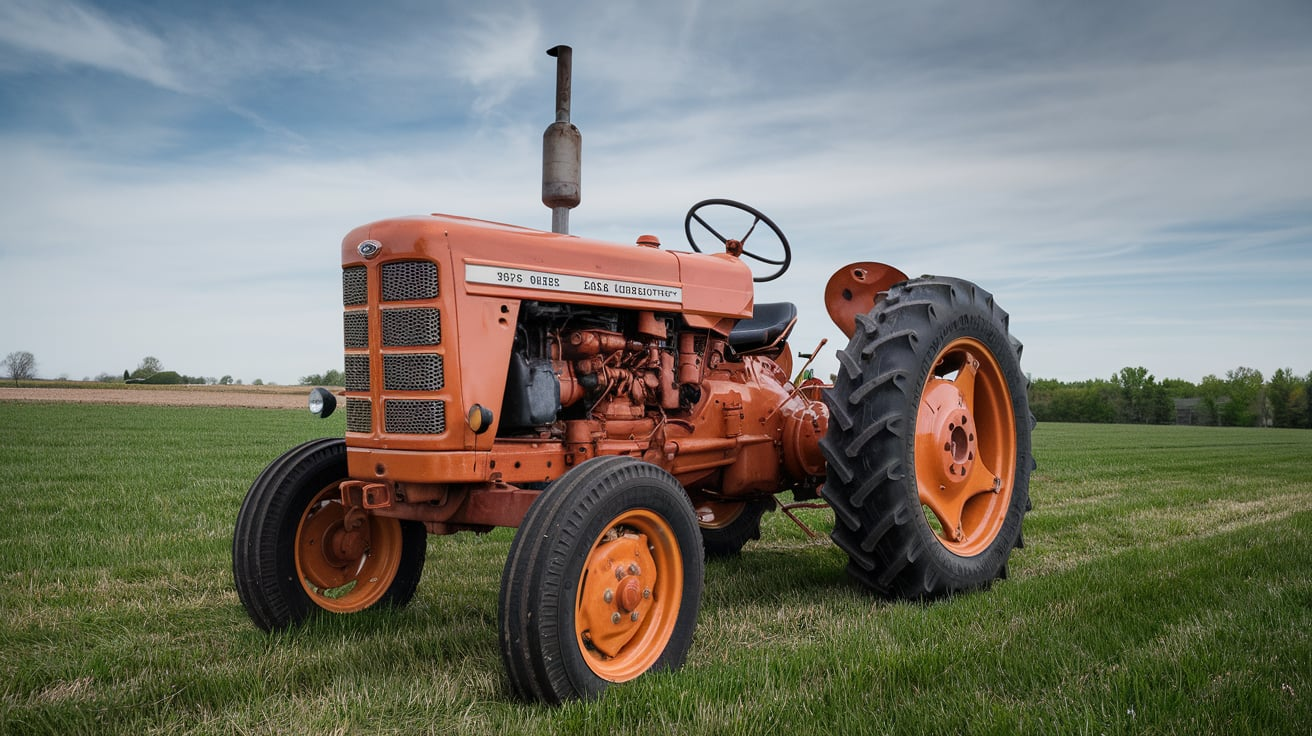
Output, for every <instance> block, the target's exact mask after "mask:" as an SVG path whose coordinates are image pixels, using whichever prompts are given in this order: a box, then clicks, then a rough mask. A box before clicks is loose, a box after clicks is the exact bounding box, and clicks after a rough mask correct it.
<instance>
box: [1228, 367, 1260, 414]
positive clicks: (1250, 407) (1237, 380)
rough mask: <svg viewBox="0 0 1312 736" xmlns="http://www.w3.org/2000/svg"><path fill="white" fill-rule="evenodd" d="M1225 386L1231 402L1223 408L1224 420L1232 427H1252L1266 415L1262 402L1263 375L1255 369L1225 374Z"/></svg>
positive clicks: (1238, 370) (1243, 368) (1237, 369)
mask: <svg viewBox="0 0 1312 736" xmlns="http://www.w3.org/2000/svg"><path fill="white" fill-rule="evenodd" d="M1225 386H1226V391H1227V393H1228V395H1229V396H1230V401H1229V403H1227V404H1226V405H1225V406H1224V407H1222V408H1221V415H1222V420H1223V421H1224V422H1225V424H1227V425H1229V426H1232V427H1252V426H1254V425H1256V424H1257V423H1258V420H1259V419H1261V418H1262V415H1263V414H1264V413H1265V412H1264V411H1263V409H1264V407H1262V406H1261V401H1262V373H1261V371H1258V370H1257V369H1255V368H1245V367H1239V368H1235V369H1234V370H1230V371H1226V372H1225Z"/></svg>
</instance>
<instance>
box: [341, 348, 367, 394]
mask: <svg viewBox="0 0 1312 736" xmlns="http://www.w3.org/2000/svg"><path fill="white" fill-rule="evenodd" d="M346 390H347V391H368V390H369V356H368V355H348V356H346Z"/></svg>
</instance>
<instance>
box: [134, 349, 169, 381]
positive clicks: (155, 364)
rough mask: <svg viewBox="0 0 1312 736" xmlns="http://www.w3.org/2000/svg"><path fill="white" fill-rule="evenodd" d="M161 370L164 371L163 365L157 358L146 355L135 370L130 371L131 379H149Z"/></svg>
mask: <svg viewBox="0 0 1312 736" xmlns="http://www.w3.org/2000/svg"><path fill="white" fill-rule="evenodd" d="M162 370H164V364H163V363H161V362H160V360H159V358H156V357H155V356H153V355H147V356H146V357H144V358H142V359H141V364H140V365H138V366H137V369H136V370H135V371H132V376H131V377H132V378H150V377H151V376H153V375H155V374H156V373H159V372H160V371H162Z"/></svg>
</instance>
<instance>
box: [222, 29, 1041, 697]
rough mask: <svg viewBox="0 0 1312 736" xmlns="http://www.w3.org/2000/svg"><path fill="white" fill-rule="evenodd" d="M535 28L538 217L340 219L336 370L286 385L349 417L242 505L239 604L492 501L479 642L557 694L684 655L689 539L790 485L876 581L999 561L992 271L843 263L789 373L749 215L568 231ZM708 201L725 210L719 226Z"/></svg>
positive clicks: (558, 139)
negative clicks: (964, 274)
mask: <svg viewBox="0 0 1312 736" xmlns="http://www.w3.org/2000/svg"><path fill="white" fill-rule="evenodd" d="M548 53H549V54H551V55H553V56H555V57H556V59H557V79H556V103H557V104H556V107H557V110H556V121H555V123H553V124H552V125H550V126H549V127H548V128H547V131H546V133H545V134H544V153H543V201H544V203H545V204H546V205H547V206H548V207H550V208H551V209H552V232H545V231H541V230H535V229H529V228H524V227H517V226H511V225H504V224H498V223H493V222H486V221H480V220H473V219H467V218H464V217H456V216H450V215H440V214H435V215H431V216H420V217H406V218H398V219H389V220H383V221H380V222H375V223H372V224H369V225H365V226H363V227H360V228H357V229H355V230H354V231H352V232H351V233H349V234H348V235H347V236H346V237H345V238H344V240H343V241H342V245H341V264H342V271H341V274H342V328H343V350H344V358H345V371H344V375H345V386H344V390H343V391H341V392H340V393H338V394H334V393H332V392H330V391H328V390H326V389H324V388H316V389H314V390H313V391H312V392H311V395H310V400H309V403H310V410H311V411H312V412H314V413H316V414H318V415H320V416H327V415H328V414H329V413H331V412H332V411H334V409H335V407H336V405H337V403H338V398H339V397H340V398H342V399H343V403H344V404H345V407H344V408H345V415H346V417H345V421H346V430H345V437H332V438H325V439H318V440H313V441H310V442H307V443H304V444H302V445H299V446H297V447H294V448H292V449H291V450H288V451H287V452H286V453H284V454H283V455H282V456H280V457H279V458H277V459H276V460H274V461H273V462H272V463H271V464H269V466H268V467H267V468H266V469H265V470H264V471H263V472H262V473H261V474H260V475H259V477H258V478H256V480H255V481H254V483H253V484H252V485H251V487H250V490H249V492H248V494H247V496H246V498H245V500H244V502H243V503H242V505H241V508H240V511H239V512H238V516H237V520H236V528H235V531H234V536H233V550H232V555H233V573H234V578H235V583H236V588H237V592H238V594H239V597H240V599H241V602H242V604H243V606H244V607H245V609H246V611H247V613H248V614H249V615H250V617H251V619H252V620H253V621H254V623H255V624H256V625H257V626H258V627H260V628H262V629H265V630H278V629H283V628H286V627H289V626H292V625H295V624H297V623H299V622H301V621H303V620H305V619H307V618H308V617H310V616H312V615H316V614H319V613H321V612H332V613H353V612H359V611H363V610H366V609H371V608H377V607H384V606H402V605H404V604H406V603H407V602H408V601H410V600H411V598H412V597H413V596H414V594H415V591H416V587H417V586H418V584H419V581H420V577H421V573H422V571H423V567H424V559H425V554H426V550H427V535H429V534H455V533H457V532H475V533H482V532H487V531H489V530H491V529H493V528H495V527H516V528H517V531H516V532H515V535H514V538H513V541H512V542H511V544H510V549H509V553H508V555H507V560H506V563H505V567H504V570H503V573H502V577H501V587H500V596H499V603H498V612H497V613H498V615H497V621H498V629H499V631H498V638H499V643H500V651H501V658H502V661H503V664H504V666H505V670H506V673H507V676H508V679H509V685H510V690H511V691H512V693H513V694H514V695H515V696H517V697H519V698H521V699H524V700H530V701H543V702H547V703H560V702H562V701H566V700H571V699H579V698H590V697H595V696H597V695H598V694H600V693H601V692H603V691H604V689H605V688H606V687H608V686H610V685H612V684H614V683H623V682H627V681H630V680H633V679H635V678H637V677H639V676H640V675H642V674H643V673H645V672H648V671H651V670H660V669H675V668H678V667H679V666H681V665H682V663H683V662H684V661H685V659H686V656H687V654H688V651H689V648H690V646H691V645H692V641H693V629H694V626H695V624H696V621H697V615H698V610H699V606H700V601H701V593H702V583H703V577H704V573H705V559H706V557H707V556H708V555H709V556H717V555H733V554H737V553H738V552H739V551H740V550H741V549H742V548H743V546H744V545H745V544H746V543H747V542H748V541H749V540H751V539H753V538H758V537H759V534H760V520H761V518H762V515H763V514H764V513H766V512H767V511H770V510H773V509H776V508H786V506H787V505H786V504H784V503H783V502H782V501H781V500H779V499H778V498H777V495H778V494H782V493H785V492H791V494H792V499H793V501H792V502H793V503H802V502H807V501H810V502H812V503H813V504H815V505H818V506H828V507H829V508H832V510H833V531H832V533H831V537H832V539H833V541H834V543H836V544H837V546H838V547H839V548H841V550H843V551H844V552H845V553H846V555H847V557H848V558H849V564H848V566H847V569H848V572H849V573H850V575H851V577H852V578H854V579H855V580H856V581H857V582H858V583H859V584H860V585H862V586H864V587H865V588H868V589H869V590H870V591H872V592H873V593H874V594H877V595H878V596H883V597H888V598H895V599H917V600H922V599H933V598H939V597H942V596H946V595H951V594H955V593H959V592H965V591H972V590H977V589H981V588H985V587H987V586H989V585H990V584H991V583H992V582H993V581H994V580H996V579H998V578H1000V577H1004V576H1005V575H1006V570H1007V562H1008V558H1009V556H1010V554H1011V550H1012V549H1013V548H1016V547H1019V546H1021V545H1022V536H1021V524H1022V520H1023V517H1024V515H1025V513H1026V512H1027V511H1028V510H1029V507H1030V503H1029V476H1030V472H1031V470H1032V468H1033V459H1032V457H1031V450H1030V431H1031V428H1032V419H1031V415H1030V412H1029V408H1028V403H1027V397H1026V379H1025V376H1024V374H1023V373H1022V372H1021V370H1020V353H1021V346H1020V343H1019V342H1018V341H1016V340H1015V339H1014V338H1013V337H1012V336H1011V334H1010V332H1009V327H1008V317H1007V313H1006V312H1004V311H1003V310H1002V309H1001V308H999V307H998V305H997V304H996V303H995V302H994V299H993V297H992V296H991V295H990V294H989V292H987V291H985V290H984V289H982V288H980V287H978V286H976V285H974V284H972V283H970V282H967V281H964V280H960V279H955V278H941V277H935V276H923V277H920V278H915V279H910V278H908V277H907V276H906V275H905V274H903V273H902V272H901V271H898V270H897V269H896V268H893V267H891V266H888V265H884V264H880V263H876V262H869V261H865V262H859V263H854V264H850V265H847V266H844V267H843V268H840V269H838V271H837V272H836V273H835V274H834V275H833V277H832V278H830V279H829V282H828V284H827V286H826V288H825V303H826V307H827V310H828V312H829V315H830V317H831V318H832V320H833V321H834V323H835V324H836V325H837V327H838V329H839V330H840V331H842V333H843V334H844V335H845V336H846V337H847V339H848V343H847V346H846V347H845V348H842V349H841V350H838V351H837V363H838V372H837V374H836V375H835V377H834V380H833V381H832V385H831V384H830V383H827V382H822V381H819V380H817V379H814V378H810V379H808V380H801V379H800V375H801V372H800V371H799V377H798V378H794V376H793V373H794V367H793V362H792V355H793V349H792V348H791V347H790V345H789V343H788V338H789V335H790V332H791V331H792V329H793V326H794V324H795V323H796V321H797V308H796V307H795V306H794V305H793V304H790V303H757V302H756V301H755V299H754V295H753V294H754V292H753V283H754V282H762V281H767V280H770V279H775V278H778V277H779V276H781V275H783V274H784V272H785V271H787V270H788V268H789V265H790V263H791V261H792V249H791V246H790V244H789V242H788V240H787V238H786V237H785V235H784V233H783V232H782V230H780V228H779V227H778V226H777V225H776V224H775V222H774V221H773V220H772V219H771V218H769V217H767V216H766V215H764V214H763V213H761V212H760V211H758V210H756V209H754V208H752V207H749V206H747V205H745V204H741V203H738V202H734V201H732V200H725V199H715V200H706V201H703V202H699V203H698V204H696V205H694V206H693V207H692V208H691V210H689V212H688V213H687V215H686V217H685V218H684V235H685V236H686V237H687V239H688V242H689V245H690V246H691V251H690V252H689V251H679V250H667V249H664V248H662V247H661V245H660V242H659V239H658V238H656V237H654V236H650V235H642V236H639V237H637V238H636V242H635V243H633V244H617V243H609V242H602V241H599V240H591V239H588V238H584V237H579V236H575V235H571V234H569V232H568V229H569V227H568V215H569V211H570V209H571V208H573V207H574V206H576V205H577V204H578V203H579V201H580V199H581V197H580V185H579V181H580V180H579V162H580V160H581V155H580V152H581V141H582V138H581V135H580V134H579V132H578V129H577V127H575V126H574V125H573V124H572V123H570V121H569V105H570V92H569V90H570V75H571V73H572V72H571V63H572V60H571V56H572V55H571V51H570V49H569V47H567V46H558V47H555V48H553V49H551V50H550V51H549V52H548ZM730 210H735V211H740V212H741V215H739V216H740V217H742V218H743V219H742V222H744V223H745V222H750V225H749V226H747V227H746V230H745V232H741V233H738V232H731V233H729V234H728V235H725V234H722V233H721V232H720V231H721V230H723V229H724V227H723V225H720V226H719V227H718V228H717V226H716V220H717V217H718V216H716V215H714V214H713V213H715V212H717V211H719V212H721V213H728V212H729V211H730ZM758 229H759V232H758ZM767 231H768V233H769V235H768V236H767V237H768V239H769V242H768V245H769V246H770V247H769V248H767V251H768V252H766V251H762V250H761V249H760V248H759V247H758V245H757V243H758V242H760V241H761V237H760V233H762V232H767ZM699 241H701V242H699ZM710 243H714V244H715V246H716V247H715V250H717V251H718V252H705V251H704V250H703V247H702V246H703V245H708V244H710ZM748 261H751V262H753V263H754V264H755V267H756V268H757V269H759V270H761V271H764V273H760V274H755V275H754V272H753V267H752V266H751V265H749V263H748Z"/></svg>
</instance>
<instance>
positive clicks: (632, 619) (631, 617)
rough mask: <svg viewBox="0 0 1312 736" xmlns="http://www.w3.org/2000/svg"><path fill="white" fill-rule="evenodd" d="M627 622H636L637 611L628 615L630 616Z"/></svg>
mask: <svg viewBox="0 0 1312 736" xmlns="http://www.w3.org/2000/svg"><path fill="white" fill-rule="evenodd" d="M629 620H630V621H637V620H638V612H637V611H634V612H633V613H630V614H629Z"/></svg>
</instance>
